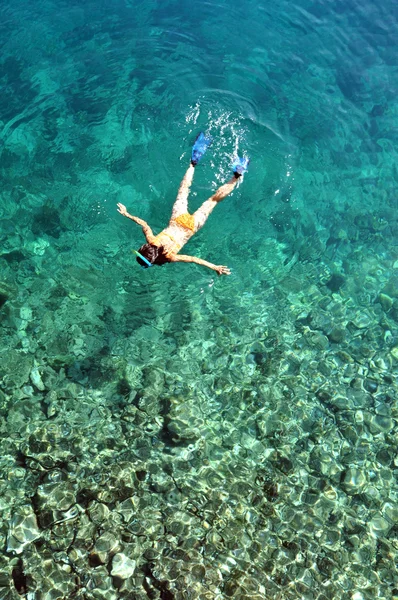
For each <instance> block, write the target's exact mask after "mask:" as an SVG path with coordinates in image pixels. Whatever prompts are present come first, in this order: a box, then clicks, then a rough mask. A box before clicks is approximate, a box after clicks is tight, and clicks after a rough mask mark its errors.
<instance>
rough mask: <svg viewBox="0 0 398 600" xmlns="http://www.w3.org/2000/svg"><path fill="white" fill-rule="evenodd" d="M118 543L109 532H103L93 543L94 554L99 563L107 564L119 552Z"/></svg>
mask: <svg viewBox="0 0 398 600" xmlns="http://www.w3.org/2000/svg"><path fill="white" fill-rule="evenodd" d="M119 550H120V542H119V540H118V539H117V538H116V537H115V536H114V535H113V533H111V532H110V531H105V532H104V533H103V534H102V535H101V536H100V537H99V538H98V539H97V541H96V542H95V546H94V553H95V554H96V555H97V556H98V559H99V562H100V563H103V564H105V563H107V562H108V560H109V558H110V557H111V556H113V555H114V554H116V553H117V552H119Z"/></svg>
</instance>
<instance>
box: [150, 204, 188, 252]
mask: <svg viewBox="0 0 398 600" xmlns="http://www.w3.org/2000/svg"><path fill="white" fill-rule="evenodd" d="M174 224H176V225H178V226H179V227H181V228H183V229H185V230H186V231H187V232H188V231H189V232H190V234H191V235H192V234H193V233H194V232H195V222H194V217H193V215H190V214H189V213H183V214H182V215H179V216H178V217H176V218H175V219H173V220H172V221H171V222H170V225H174ZM191 235H190V236H189V237H191ZM165 238H166V239H165ZM188 239H189V238H188ZM186 241H187V240H184V241H183V243H180V242H179V241H177V240H176V239H175V237H174V236H173V235H172V234H171V233H168V232H167V231H161V232H160V233H159V234H158V235H157V236H155V238H154V240H153V242H152V243H153V244H155V246H163V248H164V250H165V255H166V257H167V258H169V257H170V256H172V255H174V254H177V253H178V252H179V251H180V250H181V248H182V246H183V245H184V244H185V243H186Z"/></svg>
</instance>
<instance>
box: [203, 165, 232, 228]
mask: <svg viewBox="0 0 398 600" xmlns="http://www.w3.org/2000/svg"><path fill="white" fill-rule="evenodd" d="M238 179H239V177H236V176H235V175H234V176H233V177H232V178H231V179H230V180H229V181H228V182H227V183H224V185H222V186H221V187H219V188H218V190H217V191H216V192H215V194H213V195H212V196H211V197H210V198H209V199H208V200H206V202H203V204H202V206H201V207H199V208H198V210H197V211H196V212H194V214H193V218H194V223H195V233H196V232H197V231H199V229H200V228H201V227H203V225H204V224H205V223H206V221H207V218H208V216H209V215H210V213H211V212H212V211H213V210H214V208H215V207H216V206H217V204H218V203H219V202H221V200H224V198H226V197H227V196H228V194H230V193H231V192H232V190H233V189H234V188H235V186H236V184H237V183H238Z"/></svg>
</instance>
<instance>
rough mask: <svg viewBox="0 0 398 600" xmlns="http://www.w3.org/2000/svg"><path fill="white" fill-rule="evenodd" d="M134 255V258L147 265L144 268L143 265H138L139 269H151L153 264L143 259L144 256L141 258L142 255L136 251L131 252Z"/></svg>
mask: <svg viewBox="0 0 398 600" xmlns="http://www.w3.org/2000/svg"><path fill="white" fill-rule="evenodd" d="M133 252H134V254H135V255H136V256H138V257H139V258H140V259H141V260H143V261H144V263H146V264H147V266H146V267H144V265H140V267H141V269H148V267H153V264H152V263H150V262H149V260H148V259H146V258H145V256H142V254H140V253H139V252H137V250H133Z"/></svg>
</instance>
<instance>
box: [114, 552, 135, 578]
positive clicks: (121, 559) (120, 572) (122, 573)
mask: <svg viewBox="0 0 398 600" xmlns="http://www.w3.org/2000/svg"><path fill="white" fill-rule="evenodd" d="M136 564H137V563H136V561H135V560H132V559H131V558H128V557H127V556H125V555H124V554H122V553H120V554H115V556H114V557H113V560H112V571H111V575H113V577H120V579H128V578H129V577H131V576H132V575H134V571H135V567H136Z"/></svg>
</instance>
